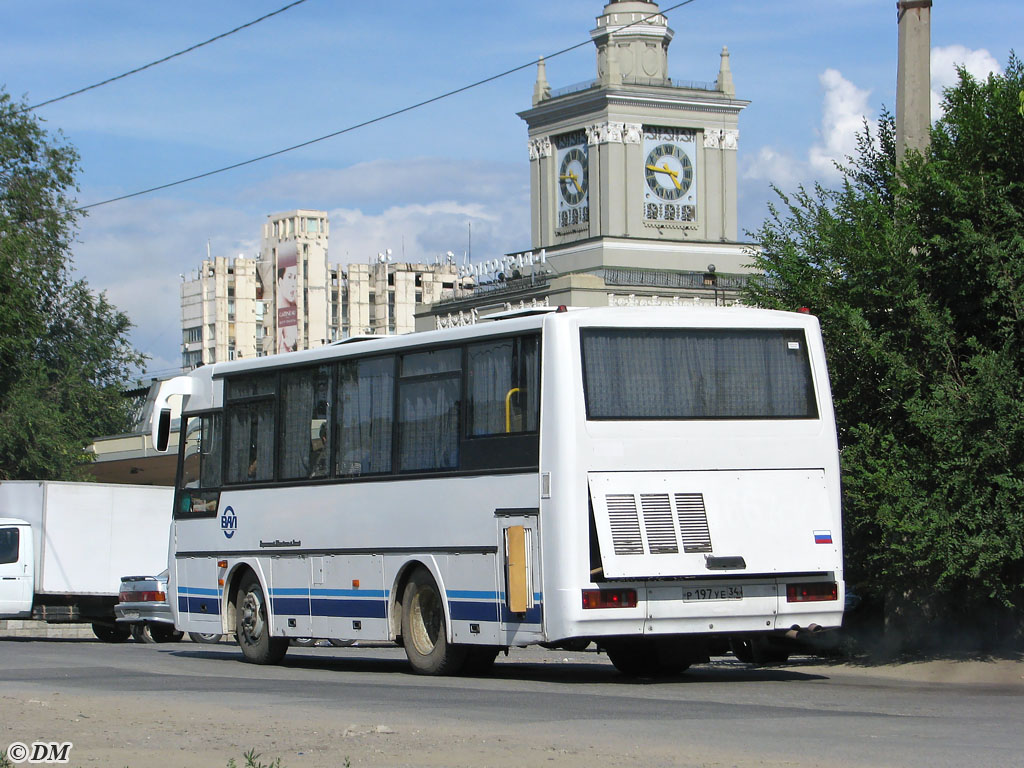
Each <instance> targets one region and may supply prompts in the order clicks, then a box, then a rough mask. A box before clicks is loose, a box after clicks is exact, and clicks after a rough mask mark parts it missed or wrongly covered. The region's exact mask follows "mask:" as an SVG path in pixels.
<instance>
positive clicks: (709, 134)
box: [704, 128, 740, 150]
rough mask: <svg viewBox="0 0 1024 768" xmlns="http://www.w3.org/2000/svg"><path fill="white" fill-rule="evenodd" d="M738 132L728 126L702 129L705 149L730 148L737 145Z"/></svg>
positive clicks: (733, 148) (738, 139) (734, 147)
mask: <svg viewBox="0 0 1024 768" xmlns="http://www.w3.org/2000/svg"><path fill="white" fill-rule="evenodd" d="M739 142H740V132H739V131H738V130H735V129H729V128H709V129H706V130H705V131H704V148H705V149H732V150H735V149H737V147H738V146H739Z"/></svg>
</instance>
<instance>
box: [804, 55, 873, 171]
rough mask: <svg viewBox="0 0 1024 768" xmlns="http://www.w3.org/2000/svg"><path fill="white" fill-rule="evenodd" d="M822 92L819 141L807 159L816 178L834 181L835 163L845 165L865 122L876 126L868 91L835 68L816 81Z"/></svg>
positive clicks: (855, 146)
mask: <svg viewBox="0 0 1024 768" xmlns="http://www.w3.org/2000/svg"><path fill="white" fill-rule="evenodd" d="M818 79H819V81H820V82H821V85H822V87H823V88H824V89H825V98H824V103H823V106H822V117H821V135H820V141H819V143H817V144H814V145H813V146H812V147H811V149H810V153H809V156H808V159H809V162H810V166H811V170H812V171H813V172H814V173H815V174H816V175H818V176H819V177H824V178H833V179H834V178H836V177H837V176H838V172H837V171H836V169H835V163H836V162H839V163H844V162H845V161H846V158H847V157H849V156H851V155H853V154H854V153H855V151H856V148H857V138H856V137H857V133H858V132H860V131H863V130H864V123H865V121H867V123H868V125H869V126H871V127H872V129H873V128H874V126H875V121H874V119H873V118H872V117H871V110H870V109H869V107H868V98H869V97H870V95H871V91H869V90H863V89H861V88H858V87H856V86H855V85H854V84H853V83H851V82H850V81H849V80H847V79H846V78H844V77H843V75H842V73H840V72H839V71H838V70H835V69H826V70H825V71H824V72H823V73H822V74H821V76H820V77H819V78H818Z"/></svg>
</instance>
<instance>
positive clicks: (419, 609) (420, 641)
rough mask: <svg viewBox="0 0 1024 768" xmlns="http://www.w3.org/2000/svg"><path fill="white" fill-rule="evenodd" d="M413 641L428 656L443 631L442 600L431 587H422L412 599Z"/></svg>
mask: <svg viewBox="0 0 1024 768" xmlns="http://www.w3.org/2000/svg"><path fill="white" fill-rule="evenodd" d="M411 608H412V610H411V611H410V616H411V618H412V627H410V629H411V630H412V632H411V635H412V641H413V645H415V646H416V650H417V651H418V652H419V653H421V654H422V655H424V656H426V655H427V654H429V653H430V652H431V651H433V650H434V646H435V645H436V644H437V638H438V635H439V634H440V632H441V614H442V607H441V601H440V599H439V598H438V596H437V595H436V594H435V593H434V592H433V590H429V589H421V590H419V591H418V592H417V593H416V595H415V596H414V597H413V599H412V606H411Z"/></svg>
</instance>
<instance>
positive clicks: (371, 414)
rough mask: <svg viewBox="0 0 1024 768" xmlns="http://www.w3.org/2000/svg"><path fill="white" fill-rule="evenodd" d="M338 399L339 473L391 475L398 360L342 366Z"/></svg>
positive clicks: (372, 360) (367, 361)
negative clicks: (389, 473) (396, 365)
mask: <svg viewBox="0 0 1024 768" xmlns="http://www.w3.org/2000/svg"><path fill="white" fill-rule="evenodd" d="M336 398H337V400H336V405H335V408H334V416H335V419H336V420H337V422H336V427H335V433H336V434H337V436H338V439H337V447H336V453H335V471H336V473H337V474H338V475H339V476H341V477H359V476H361V475H379V474H383V473H386V472H390V471H391V446H392V421H393V414H394V398H395V359H394V358H393V357H377V358H370V359H366V360H353V361H348V362H344V363H342V364H341V366H340V369H339V372H338V390H337V392H336Z"/></svg>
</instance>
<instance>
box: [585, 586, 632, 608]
mask: <svg viewBox="0 0 1024 768" xmlns="http://www.w3.org/2000/svg"><path fill="white" fill-rule="evenodd" d="M583 608H584V609H587V608H636V590H635V589H584V590H583Z"/></svg>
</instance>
